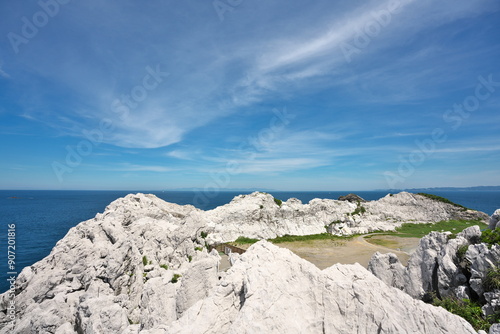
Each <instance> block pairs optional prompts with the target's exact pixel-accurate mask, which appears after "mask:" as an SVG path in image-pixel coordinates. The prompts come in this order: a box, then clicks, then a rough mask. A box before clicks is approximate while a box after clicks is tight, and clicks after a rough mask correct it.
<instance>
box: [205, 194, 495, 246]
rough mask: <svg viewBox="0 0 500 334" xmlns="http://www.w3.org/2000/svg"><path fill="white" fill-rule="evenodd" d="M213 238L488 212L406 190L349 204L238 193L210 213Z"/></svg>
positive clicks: (373, 227) (355, 228)
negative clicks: (465, 207) (372, 199)
mask: <svg viewBox="0 0 500 334" xmlns="http://www.w3.org/2000/svg"><path fill="white" fill-rule="evenodd" d="M205 217H206V218H207V220H208V223H207V226H208V227H209V231H210V235H209V236H208V239H207V240H209V242H213V243H220V242H227V241H233V240H235V239H236V238H238V237H239V236H245V237H249V238H257V239H270V238H275V237H277V236H282V235H285V234H289V235H308V234H317V233H324V232H325V227H326V230H327V231H328V232H330V233H333V234H337V235H350V234H354V233H369V232H374V231H380V230H383V231H388V230H394V229H395V228H396V227H398V226H400V225H401V224H402V223H405V222H413V223H429V222H437V221H441V220H450V219H470V220H486V219H488V218H489V217H488V215H486V214H485V213H482V212H478V211H474V210H465V209H463V208H461V207H457V206H454V205H451V204H448V203H443V202H439V201H436V200H432V199H429V198H427V197H424V196H421V195H417V194H410V193H407V192H402V193H399V194H395V195H387V196H385V197H384V198H381V199H379V200H377V201H370V202H365V203H360V202H356V203H351V202H349V201H337V200H330V199H313V200H311V201H310V202H309V203H307V204H302V202H301V201H299V200H298V199H295V198H291V199H289V200H287V201H286V202H282V204H281V205H278V204H277V203H276V202H275V201H274V198H273V197H272V196H271V195H270V194H266V193H253V194H251V195H240V196H237V197H235V198H234V199H233V200H232V201H231V203H229V204H227V205H224V206H221V207H218V208H216V209H214V210H211V211H207V212H206V213H205Z"/></svg>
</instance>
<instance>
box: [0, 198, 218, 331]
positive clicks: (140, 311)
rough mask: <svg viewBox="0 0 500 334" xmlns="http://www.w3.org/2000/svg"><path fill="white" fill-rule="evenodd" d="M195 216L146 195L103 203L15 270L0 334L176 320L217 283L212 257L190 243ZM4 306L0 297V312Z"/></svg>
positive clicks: (186, 208)
mask: <svg viewBox="0 0 500 334" xmlns="http://www.w3.org/2000/svg"><path fill="white" fill-rule="evenodd" d="M200 213H201V211H200V210H197V209H195V208H194V207H192V206H179V205H175V204H171V203H166V202H164V201H162V200H160V199H158V198H156V197H155V196H152V195H142V194H138V195H128V196H127V197H125V198H121V199H119V200H117V201H115V202H113V203H111V204H110V205H109V206H108V207H107V208H106V211H105V212H104V213H103V214H98V215H97V216H96V217H95V218H94V219H91V220H88V221H85V222H83V223H80V224H79V225H77V226H76V227H74V228H72V229H71V230H70V231H69V232H68V234H67V235H66V236H65V237H64V238H63V239H62V240H60V241H59V242H58V243H57V245H56V246H55V247H54V249H53V250H52V252H51V253H50V255H49V256H47V257H46V258H44V259H43V260H41V261H39V262H37V263H35V264H34V265H32V266H30V267H26V268H25V269H24V270H23V271H22V272H21V274H20V275H19V277H18V279H17V286H16V296H15V301H16V314H17V315H16V317H17V321H16V328H15V329H11V328H9V327H7V324H8V321H9V318H8V317H7V316H6V314H5V313H3V312H0V328H1V327H3V328H2V329H1V330H0V333H14V332H15V333H55V332H56V331H57V330H59V332H61V333H65V332H68V330H69V328H72V332H71V333H73V332H79V333H120V332H121V331H123V330H125V329H126V328H127V327H128V326H129V325H130V323H139V322H140V323H141V327H142V328H148V327H152V326H154V325H156V324H157V322H156V321H157V319H162V320H161V321H162V323H168V322H171V321H174V320H176V319H177V318H178V317H179V316H180V315H181V314H182V312H183V311H185V310H186V309H187V308H189V307H190V306H191V305H192V304H194V303H195V302H196V301H197V299H199V298H204V297H205V296H206V295H207V293H208V291H210V290H211V288H212V287H213V286H214V285H215V283H216V282H217V279H216V273H217V269H218V264H219V256H218V254H209V253H207V251H206V249H204V248H203V244H202V243H200V242H199V241H198V240H197V235H198V234H199V230H200V229H201V228H202V227H203V226H202V225H200V224H202V220H201V219H199V214H200ZM195 248H198V249H202V251H197V250H195ZM189 259H191V262H190V260H189ZM175 274H177V275H180V277H179V278H178V282H177V283H173V282H172V278H173V277H174V275H175ZM9 301H10V298H9V295H8V294H3V295H1V296H0V310H5V309H6V308H7V305H8V303H9Z"/></svg>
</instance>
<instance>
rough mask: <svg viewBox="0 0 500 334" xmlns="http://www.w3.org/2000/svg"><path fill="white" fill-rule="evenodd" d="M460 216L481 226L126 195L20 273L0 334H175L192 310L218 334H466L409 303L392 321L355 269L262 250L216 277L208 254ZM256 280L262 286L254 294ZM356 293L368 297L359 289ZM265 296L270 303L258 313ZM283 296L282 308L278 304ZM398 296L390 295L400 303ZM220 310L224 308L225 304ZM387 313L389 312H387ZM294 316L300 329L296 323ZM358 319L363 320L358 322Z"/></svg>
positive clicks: (412, 204)
mask: <svg viewBox="0 0 500 334" xmlns="http://www.w3.org/2000/svg"><path fill="white" fill-rule="evenodd" d="M361 205H362V207H361ZM461 215H465V216H467V217H469V216H474V217H476V218H481V217H483V216H482V214H481V213H478V212H474V211H461V209H459V208H456V207H454V206H452V205H449V204H444V203H440V202H436V201H432V200H430V199H428V198H425V197H422V196H419V195H413V194H409V193H401V194H397V195H393V196H386V197H385V198H383V199H380V200H379V201H372V202H366V203H359V204H358V203H350V202H345V201H335V200H321V199H314V200H312V201H310V202H309V203H308V204H302V203H301V202H300V201H299V200H297V199H289V200H288V201H286V202H283V203H282V204H281V205H279V204H278V203H277V202H276V201H274V198H273V197H272V196H271V195H269V194H264V193H254V194H251V195H246V196H245V195H242V196H238V197H236V198H235V199H234V200H233V201H232V202H231V203H229V204H227V205H225V206H222V207H219V208H216V209H214V210H211V211H202V210H199V209H196V208H195V207H193V206H190V205H185V206H180V205H176V204H172V203H167V202H165V201H163V200H161V199H158V198H157V197H155V196H153V195H144V194H135V195H128V196H126V197H124V198H121V199H118V200H116V201H114V202H113V203H111V204H110V205H109V206H108V207H107V208H106V210H105V212H104V213H102V214H97V215H96V217H95V218H93V219H90V220H88V221H85V222H82V223H80V224H78V225H77V226H76V227H74V228H72V229H70V231H69V232H68V234H67V235H66V236H65V237H64V238H63V239H62V240H60V241H59V242H58V243H57V245H56V246H55V247H54V249H53V250H52V252H51V253H50V255H48V256H47V257H46V258H44V259H43V260H41V261H39V262H37V263H35V264H34V265H32V266H30V267H27V268H25V269H24V270H23V271H22V272H21V274H20V275H19V277H18V278H17V281H16V296H15V301H16V319H17V320H16V324H15V326H16V327H15V328H11V327H9V326H8V324H9V317H8V315H7V308H8V305H9V302H10V297H9V294H8V293H4V294H2V295H0V333H59V334H61V333H121V332H123V333H137V332H138V331H142V332H144V333H162V332H163V331H174V329H175V331H182V327H183V325H182V326H181V324H186V326H188V325H189V324H190V323H196V322H197V321H201V320H199V319H198V318H197V316H195V314H197V313H196V312H198V311H196V310H199V311H200V312H201V310H202V309H203V310H204V309H205V308H212V309H213V311H217V312H218V313H217V314H218V316H217V317H215V318H210V319H208V318H207V321H208V322H209V323H213V326H214V327H213V328H217V330H218V331H219V332H224V331H225V330H226V329H228V328H234V329H235V330H236V329H241V328H242V327H241V326H249V327H248V328H249V329H248V330H247V332H251V330H254V329H255V330H257V328H258V327H259V326H260V327H259V328H266V329H268V330H269V332H277V331H278V330H281V329H283V328H288V329H290V331H291V332H293V331H298V330H299V328H300V330H302V331H306V332H307V331H308V330H309V329H311V330H314V331H316V329H319V328H322V326H324V327H325V328H331V331H332V332H335V331H337V332H342V333H344V332H345V333H348V332H349V333H351V332H352V330H359V332H360V333H361V332H372V330H375V332H376V331H377V330H378V331H379V332H380V333H399V332H398V328H399V329H400V328H401V326H408V328H411V329H412V330H413V329H415V330H417V329H418V328H420V327H419V326H424V327H425V326H431V327H430V328H434V327H432V326H434V325H433V324H430V323H429V324H428V323H427V320H425V319H424V320H422V319H420V318H419V319H420V320H419V319H417V318H415V317H412V314H425V315H426V317H427V316H428V317H430V318H429V319H431V320H430V322H433V321H437V320H436V318H435V317H433V316H432V315H431V313H433V314H437V316H439V317H440V319H441V318H443V319H444V320H443V321H445V322H444V323H445V324H446V326H448V324H449V325H450V326H451V327H449V328H448V327H446V326H444V327H443V326H442V327H441V329H439V330H440V331H436V333H458V332H456V331H454V330H452V329H456V328H457V326H459V328H460V330H462V329H464V328H465V331H463V332H464V333H468V327H467V326H465V325H463V324H462V322H460V321H458V322H457V320H456V319H455V318H454V317H451V318H450V315H449V314H448V313H443V312H441V311H437V313H436V310H435V309H434V308H428V306H421V305H420V304H419V303H416V302H413V301H410V300H407V301H405V303H406V302H408V303H410V308H409V309H408V305H406V306H404V307H406V308H407V309H406V310H399V307H400V306H401V307H403V305H402V304H401V303H399V302H396V300H395V299H394V298H396V297H394V296H393V295H392V293H393V292H392V291H393V290H390V289H389V290H387V291H386V290H383V291H382V292H380V293H381V294H376V295H374V293H375V291H372V290H376V289H379V288H381V287H382V285H377V284H378V283H377V282H380V281H377V280H376V279H375V278H374V277H373V276H371V275H370V274H368V273H367V272H366V271H364V270H362V269H361V268H358V267H357V266H335V267H333V268H331V269H329V270H327V271H324V272H321V271H319V269H317V268H316V267H314V266H313V265H312V264H310V263H308V262H306V261H304V260H300V259H298V258H297V257H295V256H291V254H289V253H286V252H282V251H277V250H276V249H275V247H272V246H270V245H268V244H266V243H262V244H260V246H258V247H255V250H254V251H252V252H249V253H247V254H249V255H242V256H239V257H238V256H233V257H232V258H231V261H232V263H233V264H234V270H233V269H231V270H230V272H228V273H227V274H220V273H218V268H219V261H220V257H219V255H218V254H217V252H211V253H209V252H208V250H207V247H206V246H207V244H213V243H216V242H223V241H232V240H235V239H236V238H237V237H239V236H246V237H253V238H274V237H276V236H281V235H284V234H295V235H307V234H315V233H323V232H325V226H327V227H328V226H330V229H331V230H332V231H333V232H334V233H337V234H350V233H360V232H370V231H374V230H388V229H394V228H395V227H396V226H399V225H400V224H401V223H403V222H406V221H410V220H411V221H413V222H433V221H439V220H445V219H451V218H457V217H461ZM332 223H333V224H332ZM436 250H437V249H436ZM271 255H272V256H276V258H272V256H271ZM431 255H432V254H431ZM431 255H429V256H431ZM280 257H283V258H282V259H281V258H280ZM299 260H300V261H299ZM278 264H279V265H278ZM285 264H286V265H285ZM287 266H290V268H292V269H287V268H288V267H287ZM237 268H240V269H237ZM277 269H279V270H277ZM450 270H451V269H450ZM260 275H261V276H262V277H263V278H261V276H260ZM263 280H265V281H267V282H268V283H269V284H268V285H266V284H264V285H263ZM346 280H347V282H345V281H346ZM353 280H354V282H353ZM355 282H358V283H355ZM443 282H444V281H443ZM264 283H265V282H264ZM365 283H366V284H368V287H369V288H366V287H364V286H363V285H364V284H365ZM339 284H341V285H342V284H346V289H345V291H348V292H349V291H350V292H349V293H350V294H348V295H346V296H351V297H349V298H351V299H352V300H351V301H350V302H349V304H348V305H347V304H346V305H337V304H336V303H337V302H336V300H335V298H339V297H342V296H339V295H338V294H339V293H341V292H340V290H338V289H337V288H338V287H339ZM302 285H303V286H302ZM260 288H262V289H263V290H262V291H260V290H259V289H260ZM309 288H311V289H312V291H309ZM288 289H292V290H294V291H288ZM295 290H296V291H295ZM337 290H338V291H337ZM226 293H227V294H226ZM365 293H366V294H367V295H365ZM377 293H378V292H377ZM266 295H267V297H269V301H271V302H269V301H264V300H266V299H265V297H266ZM281 295H283V296H285V297H284V298H285V299H286V300H284V301H282V300H281V299H280V298H281V297H279V296H281ZM254 296H255V297H254ZM299 296H300V298H299ZM401 296H404V295H402V294H401V293H399V295H397V298H400V297H401ZM257 297H258V298H257ZM218 298H219V299H218ZM227 298H229V300H231V301H232V304H231V305H229V304H226V302H227V300H228V299H227ZM331 298H333V299H331ZM346 298H347V297H346ZM377 298H382V300H387V304H386V305H387V307H388V309H387V310H385V311H383V310H382V309H380V307H379V303H376V304H377V306H376V307H377V309H375V310H371V307H372V306H370V305H371V303H372V302H373V303H375V301H376V300H377ZM384 298H386V299H384ZM302 299H304V300H305V301H306V302H305V304H302V302H301V300H302ZM330 299H331V300H330ZM393 299H394V300H393ZM211 301H212V302H211ZM219 301H220V302H221V303H223V304H221V305H225V306H224V307H223V308H222V309H221V308H220V305H219V304H213V305H212V304H210V303H218V302H219ZM257 301H258V302H257ZM389 301H391V302H389ZM393 302H394V305H396V306H390V305H392V304H391V303H393ZM258 303H263V304H262V305H265V307H264V306H262V305H260V306H259V304H258ZM346 303H347V302H346ZM316 304H318V305H316ZM422 305H423V304H422ZM247 309H248V310H249V311H248V312H249V313H247V312H246V310H247ZM193 310H195V311H193ZM242 310H243V311H245V312H242ZM303 310H306V311H307V312H306V313H304V314H307V317H303V318H301V317H299V316H300V315H301V314H302V312H303ZM408 310H411V311H408ZM431 311H432V312H431ZM269 312H270V313H269ZM370 312H372V313H370ZM394 312H395V314H397V317H405V318H406V317H409V318H408V319H413V320H411V321H410V322H411V323H409V324H400V323H398V322H397V320H396V317H394V320H392V319H393V318H392V317H390V319H391V321H390V322H387V321H386V320H387V317H388V314H392V313H394ZM419 312H420V313H419ZM422 312H423V313H422ZM427 313H429V314H428V315H427ZM204 314H205V315H204V317H209V314H208V313H204ZM366 314H369V319H365V317H366ZM264 315H266V316H267V315H270V316H272V317H271V318H272V319H268V318H266V317H265V316H264ZM253 316H256V317H257V316H262V317H263V318H262V319H260V320H259V322H256V323H253V324H252V322H253V321H251V318H249V317H253ZM200 319H201V318H200ZM370 319H372V320H371V322H368V323H367V324H366V326H367V327H366V328H365V327H359V326H361V325H360V324H359V323H357V322H363V321H365V322H366V321H368V320H370ZM382 320H383V321H382ZM441 320H442V319H441ZM436 323H437V322H436ZM304 324H305V325H304ZM462 325H463V326H465V327H463V328H462V327H461V326H462ZM179 326H180V327H179ZM189 326H191V325H189ZM189 326H188V328H192V327H189ZM217 326H219V327H217ZM304 326H305V327H304ZM363 326H364V325H363ZM377 326H378V327H377ZM398 326H399V327H398ZM200 328H206V331H207V332H210V331H211V330H212V329H211V328H212V327H200ZM244 330H246V329H244ZM148 331H149V332H148ZM185 332H186V333H187V332H188V331H185ZM195 332H196V331H195Z"/></svg>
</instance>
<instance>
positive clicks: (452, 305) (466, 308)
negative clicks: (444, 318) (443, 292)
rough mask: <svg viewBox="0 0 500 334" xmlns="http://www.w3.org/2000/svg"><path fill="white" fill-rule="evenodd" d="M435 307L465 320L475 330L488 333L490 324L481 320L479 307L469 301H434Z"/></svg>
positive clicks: (454, 299)
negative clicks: (439, 307)
mask: <svg viewBox="0 0 500 334" xmlns="http://www.w3.org/2000/svg"><path fill="white" fill-rule="evenodd" d="M433 304H434V305H435V306H441V307H442V308H444V309H446V310H447V311H448V312H451V313H453V314H456V315H458V316H460V317H462V318H464V319H465V320H467V321H468V322H469V323H470V324H471V325H472V327H474V329H476V330H480V329H482V330H485V331H488V329H489V328H490V326H491V324H490V323H489V322H488V321H487V320H486V319H484V318H483V316H482V311H481V306H480V305H479V304H477V303H474V302H472V301H470V300H469V299H456V298H443V299H442V300H439V299H437V298H436V299H434V301H433Z"/></svg>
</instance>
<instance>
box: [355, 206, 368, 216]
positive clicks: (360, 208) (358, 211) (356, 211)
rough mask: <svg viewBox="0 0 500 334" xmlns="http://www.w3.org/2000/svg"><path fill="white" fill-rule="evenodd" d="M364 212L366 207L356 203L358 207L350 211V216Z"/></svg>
mask: <svg viewBox="0 0 500 334" xmlns="http://www.w3.org/2000/svg"><path fill="white" fill-rule="evenodd" d="M365 212H366V209H365V207H364V206H362V205H358V207H357V208H356V209H355V210H354V211H353V212H352V213H351V215H352V216H355V215H361V214H363V213H365Z"/></svg>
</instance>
